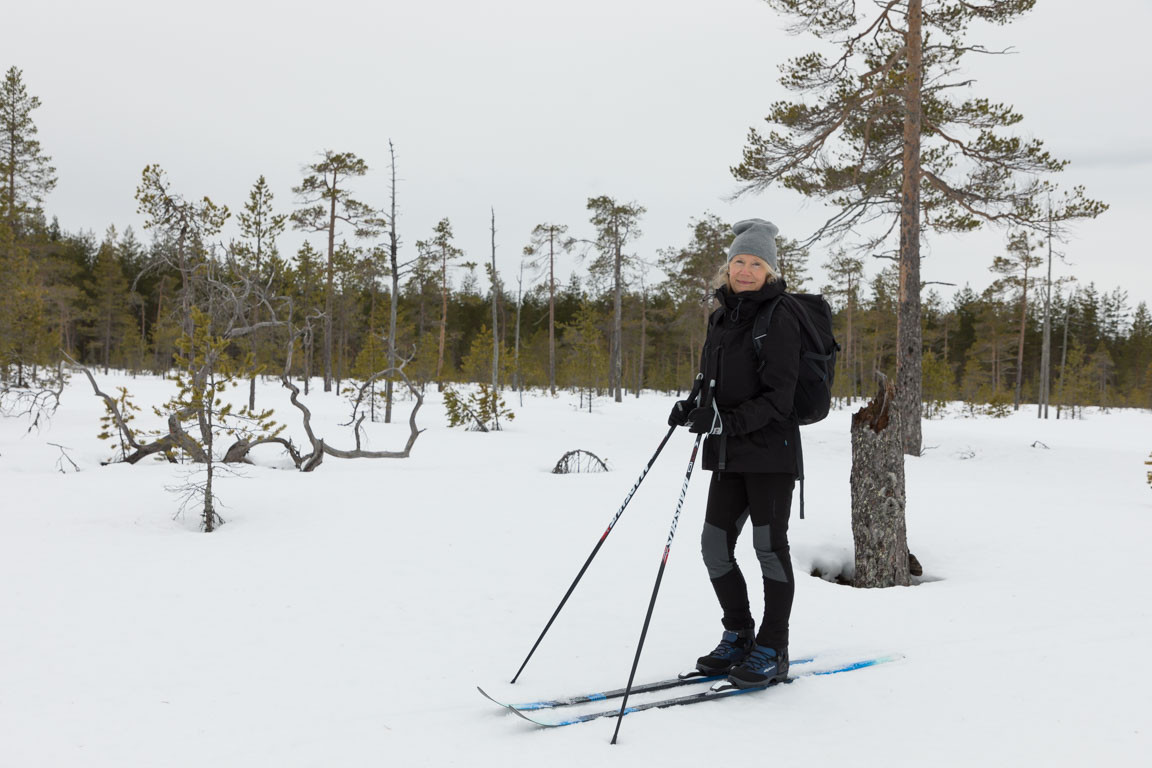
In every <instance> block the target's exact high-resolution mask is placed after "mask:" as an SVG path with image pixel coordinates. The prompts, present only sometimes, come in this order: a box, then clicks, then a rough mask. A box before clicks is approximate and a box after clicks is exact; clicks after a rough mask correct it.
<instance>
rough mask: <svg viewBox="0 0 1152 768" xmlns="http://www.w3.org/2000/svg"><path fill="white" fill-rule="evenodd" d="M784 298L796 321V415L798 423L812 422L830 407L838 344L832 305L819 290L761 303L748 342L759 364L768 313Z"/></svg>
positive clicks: (767, 323)
mask: <svg viewBox="0 0 1152 768" xmlns="http://www.w3.org/2000/svg"><path fill="white" fill-rule="evenodd" d="M781 302H786V303H787V304H788V307H789V308H790V309H791V310H792V313H793V314H794V315H796V319H797V321H798V322H799V323H800V374H799V376H798V377H797V379H796V399H795V406H796V416H797V418H798V419H799V421H800V424H802V425H804V424H815V423H816V422H818V421H821V420H823V419H824V417H825V416H827V415H828V411H829V409H830V408H831V407H832V382H833V379H834V378H835V376H836V353H837V352H839V351H840V345H839V344H837V343H836V337H835V336H833V335H832V308H831V307H829V306H828V302H827V301H825V300H824V297H823V296H821V295H819V294H810V293H782V294H780V296H779V297H778V298H776V299H774V300H772V301H769V302H767V303H766V304H765V305H764V306H763V307H761V309H760V312H759V313H758V314H757V315H756V319H755V320H754V321H753V323H752V345H753V346H754V347H755V348H756V358H757V359H758V360H760V364H761V365H763V364H764V361H763V357H762V356H761V349H762V348H763V346H764V337H765V336H767V335H768V326H769V324H770V323H771V322H772V313H773V312H775V311H776V307H777V306H778V305H779V304H780V303H781Z"/></svg>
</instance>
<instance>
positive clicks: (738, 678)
mask: <svg viewBox="0 0 1152 768" xmlns="http://www.w3.org/2000/svg"><path fill="white" fill-rule="evenodd" d="M787 679H788V649H787V648H783V649H780V650H777V649H775V648H769V647H768V646H766V645H756V646H753V648H752V650H751V652H750V653H748V655H747V657H745V658H744V660H743V661H741V662H740V663H739V664H737V665H736V666H734V667H732V670H731V671H730V672H729V673H728V682H729V683H731V684H732V685H734V686H736V687H737V688H762V687H764V686H767V685H772V684H773V683H778V682H780V681H782V680H787Z"/></svg>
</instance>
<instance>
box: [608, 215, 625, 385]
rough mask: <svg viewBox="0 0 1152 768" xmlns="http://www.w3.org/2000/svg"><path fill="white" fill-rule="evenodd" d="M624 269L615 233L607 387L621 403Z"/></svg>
mask: <svg viewBox="0 0 1152 768" xmlns="http://www.w3.org/2000/svg"><path fill="white" fill-rule="evenodd" d="M623 267H624V252H623V245H622V244H621V242H620V232H619V231H617V232H616V266H615V270H614V275H613V277H614V280H615V284H616V291H615V295H614V296H613V298H612V344H611V347H612V362H611V363H610V364H609V366H608V377H609V382H608V386H609V388H610V389H611V390H612V398H613V399H614V400H615V401H616V402H618V403H619V402H621V401H622V400H623V396H622V395H621V392H620V389H621V384H622V380H623V378H624V375H623V374H624V371H623V367H624V366H623V362H624V353H623V346H624V343H623V342H624V279H623V275H622V274H621V273H622V271H623Z"/></svg>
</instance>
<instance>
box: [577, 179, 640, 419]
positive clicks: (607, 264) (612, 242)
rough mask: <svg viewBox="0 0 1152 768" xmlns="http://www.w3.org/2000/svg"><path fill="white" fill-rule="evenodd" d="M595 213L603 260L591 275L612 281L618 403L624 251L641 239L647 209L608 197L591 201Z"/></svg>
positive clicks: (612, 355) (612, 357)
mask: <svg viewBox="0 0 1152 768" xmlns="http://www.w3.org/2000/svg"><path fill="white" fill-rule="evenodd" d="M588 210H589V211H591V212H592V217H591V222H592V226H593V227H595V228H596V241H595V243H596V250H597V251H599V252H600V256H599V257H598V258H597V259H596V260H595V261H594V262H593V263H592V271H593V272H595V273H598V274H600V275H601V276H604V277H610V278H611V281H610V284H611V286H612V333H611V335H610V336H609V350H608V360H609V363H608V388H609V389H611V390H612V397H613V398H614V399H615V400H616V402H618V403H619V402H620V401H621V400H622V399H623V392H622V389H621V387H622V383H623V373H624V371H623V361H624V353H623V343H624V281H625V277H626V275H625V271H624V270H625V268H626V266H628V265H627V264H626V262H628V261H630V260H631V256H630V254H627V253H625V252H624V249H625V248H626V247H627V246H628V244H629V243H630V242H632V241H633V240H635V239H636V238H638V237H640V234H641V232H640V227H639V224H640V217H642V216H643V215H644V213H645V208H644V206H642V205H640V204H638V203H635V202H632V203H618V202H616V200H615V199H613V198H611V197H608V196H607V195H601V196H600V197H590V198H588Z"/></svg>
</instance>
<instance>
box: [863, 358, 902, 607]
mask: <svg viewBox="0 0 1152 768" xmlns="http://www.w3.org/2000/svg"><path fill="white" fill-rule="evenodd" d="M876 375H877V378H878V379H879V380H880V387H879V391H878V392H877V393H876V397H875V398H874V399H873V400H872V401H871V402H869V403H868V404H867V405H866V406H864V407H863V408H861V409H860V410H859V411H857V412H856V413H854V414H853V415H852V474H851V485H852V540H853V543H854V544H855V548H856V573H855V577H854V578H853V586H856V587H894V586H908V585H909V584H911V576H910V574H909V570H908V534H907V528H906V525H905V520H904V503H905V496H904V445H903V441H902V439H901V430H900V423H899V414H898V412H897V410H896V407H895V405H896V403H895V400H896V387H895V385H894V384H893V383H892V382H891V381H889V380H888V379H887V378H886V377H885V376H884V375H883V374H881V373H877V374H876Z"/></svg>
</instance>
